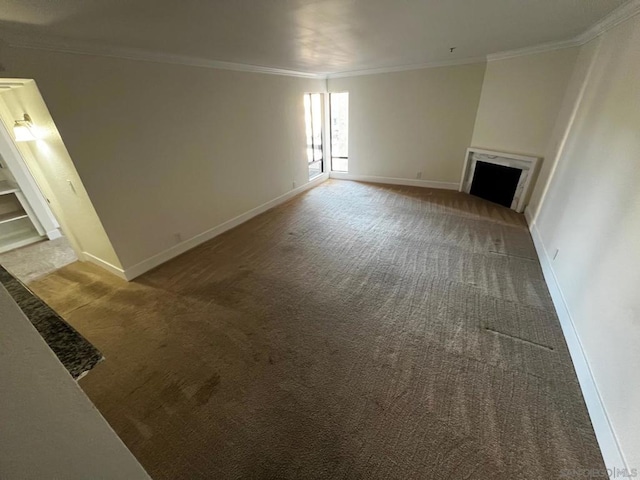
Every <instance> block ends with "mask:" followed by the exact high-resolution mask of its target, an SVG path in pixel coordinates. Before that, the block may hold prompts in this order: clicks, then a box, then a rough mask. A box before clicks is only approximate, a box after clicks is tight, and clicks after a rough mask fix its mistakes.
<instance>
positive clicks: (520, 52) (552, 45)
mask: <svg viewBox="0 0 640 480" xmlns="http://www.w3.org/2000/svg"><path fill="white" fill-rule="evenodd" d="M580 45H581V43H579V42H578V41H577V40H576V39H575V38H572V39H569V40H561V41H559V42H547V43H541V44H539V45H532V46H530V47H523V48H516V49H514V50H505V51H504V52H496V53H490V54H489V55H487V62H495V61H496V60H506V59H507V58H514V57H524V56H526V55H535V54H537V53H544V52H552V51H554V50H562V49H564V48H571V47H578V46H580Z"/></svg>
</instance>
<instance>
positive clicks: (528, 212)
mask: <svg viewBox="0 0 640 480" xmlns="http://www.w3.org/2000/svg"><path fill="white" fill-rule="evenodd" d="M524 219H525V220H526V221H527V225H529V226H531V225H533V215H532V214H531V210H530V209H529V205H527V206H526V207H524Z"/></svg>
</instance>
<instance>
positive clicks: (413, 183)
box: [329, 172, 458, 190]
mask: <svg viewBox="0 0 640 480" xmlns="http://www.w3.org/2000/svg"><path fill="white" fill-rule="evenodd" d="M329 176H330V177H331V178H335V179H338V180H353V181H356V182H371V183H385V184H387V185H407V186H409V187H424V188H440V189H443V190H457V189H458V184H457V183H455V182H437V181H432V180H417V179H411V178H395V177H376V176H372V175H354V174H353V173H347V172H331V173H330V175H329Z"/></svg>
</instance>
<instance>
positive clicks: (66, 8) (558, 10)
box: [0, 0, 625, 73]
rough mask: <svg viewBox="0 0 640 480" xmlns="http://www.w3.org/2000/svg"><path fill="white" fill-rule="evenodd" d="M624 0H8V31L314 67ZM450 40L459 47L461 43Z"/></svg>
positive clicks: (495, 42) (496, 43) (599, 13)
mask: <svg viewBox="0 0 640 480" xmlns="http://www.w3.org/2000/svg"><path fill="white" fill-rule="evenodd" d="M623 3H625V0H181V1H179V2H178V1H176V0H56V1H52V0H0V36H1V35H2V33H3V32H5V33H13V34H16V33H17V34H20V35H22V36H23V37H24V36H27V37H33V38H39V39H40V41H43V39H47V38H51V39H58V42H59V41H61V40H63V41H67V42H76V43H78V42H82V44H84V45H90V46H95V47H101V48H114V49H122V48H133V49H140V50H145V51H149V52H154V53H162V54H169V55H180V56H185V57H191V58H198V59H203V60H215V61H223V62H234V63H241V64H249V65H260V66H266V67H273V68H282V69H289V70H296V71H303V72H312V73H335V72H343V71H354V70H364V69H373V68H385V67H396V66H405V65H414V64H415V65H421V64H429V63H436V62H444V61H455V60H462V59H465V58H475V57H484V56H485V55H487V54H491V53H495V52H500V51H505V50H513V49H518V48H522V47H527V46H532V45H537V44H541V43H546V42H555V41H561V40H565V39H569V38H572V37H574V36H575V35H578V34H580V33H582V32H583V31H584V30H586V29H587V28H588V27H589V26H591V25H592V24H594V23H595V22H597V21H598V20H600V19H601V18H602V17H604V16H606V15H607V14H608V13H609V12H611V11H612V10H613V9H615V8H616V7H618V6H620V5H621V4H623ZM449 47H457V48H456V49H455V51H454V52H453V53H450V52H449Z"/></svg>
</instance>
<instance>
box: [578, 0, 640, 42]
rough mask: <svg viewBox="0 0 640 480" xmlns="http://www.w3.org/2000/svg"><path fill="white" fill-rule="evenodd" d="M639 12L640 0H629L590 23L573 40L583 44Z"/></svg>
mask: <svg viewBox="0 0 640 480" xmlns="http://www.w3.org/2000/svg"><path fill="white" fill-rule="evenodd" d="M639 13H640V0H629V1H628V2H626V3H623V4H622V5H620V6H619V7H618V8H616V9H615V10H614V11H612V12H611V13H610V14H609V15H607V16H606V17H604V18H602V19H601V20H599V21H598V22H596V23H594V24H593V25H591V26H590V27H589V28H588V29H587V30H585V31H584V32H583V33H581V34H580V35H578V36H576V37H575V40H576V41H577V42H579V44H580V45H584V44H585V43H587V42H590V41H591V40H593V39H594V38H597V37H599V36H600V35H602V34H603V33H605V32H606V31H608V30H611V29H612V28H613V27H616V26H618V25H620V24H621V23H622V22H624V21H626V20H629V19H630V18H632V17H635V16H636V15H637V14H639Z"/></svg>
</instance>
